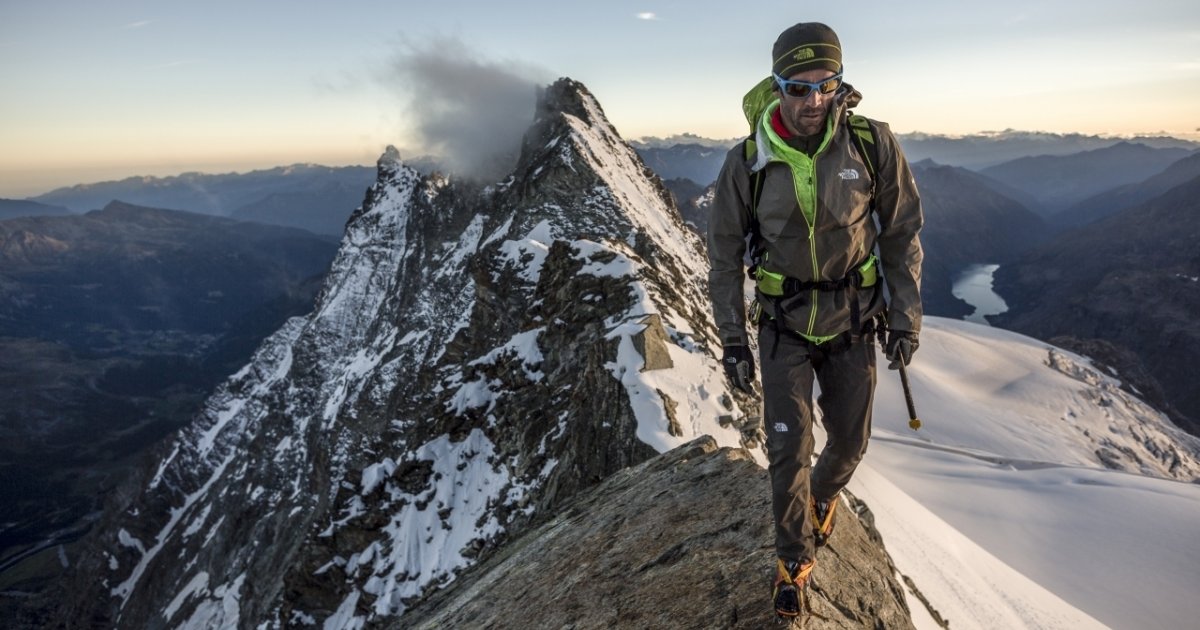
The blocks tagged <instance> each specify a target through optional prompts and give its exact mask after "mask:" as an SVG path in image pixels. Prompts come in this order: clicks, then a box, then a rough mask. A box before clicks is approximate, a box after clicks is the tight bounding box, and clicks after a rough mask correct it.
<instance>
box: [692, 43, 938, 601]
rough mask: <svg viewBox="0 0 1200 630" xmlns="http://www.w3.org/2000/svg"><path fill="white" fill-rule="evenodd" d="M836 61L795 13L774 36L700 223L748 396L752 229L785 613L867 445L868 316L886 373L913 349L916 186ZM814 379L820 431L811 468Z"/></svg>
mask: <svg viewBox="0 0 1200 630" xmlns="http://www.w3.org/2000/svg"><path fill="white" fill-rule="evenodd" d="M842 70H843V68H842V51H841V45H840V43H839V41H838V37H837V35H836V34H835V33H834V32H833V30H832V29H830V28H829V27H828V26H826V25H824V24H819V23H801V24H796V25H795V26H793V27H791V28H789V29H787V30H785V31H784V32H783V33H782V34H780V35H779V38H778V40H777V41H776V42H775V45H774V48H773V50H772V77H771V78H770V80H769V82H768V81H767V80H764V82H763V83H761V84H760V87H759V88H756V89H757V91H755V90H752V91H751V93H750V94H747V98H746V101H745V105H746V112H747V118H748V120H749V122H750V124H751V126H752V128H753V130H754V131H753V133H752V134H751V136H750V137H749V138H747V140H746V141H744V142H743V143H742V144H739V145H738V146H736V147H734V148H733V150H731V151H730V152H729V154H728V156H726V159H725V165H724V167H723V168H722V170H721V175H720V177H719V179H718V180H717V189H716V197H715V199H714V202H713V205H712V214H711V217H710V220H709V235H708V238H709V241H708V242H709V259H710V263H711V265H712V269H711V272H710V274H709V289H710V291H711V293H712V300H713V311H714V315H715V317H716V322H717V325H718V327H719V329H720V337H721V343H722V345H723V349H724V356H723V364H724V366H725V369H726V372H727V375H728V376H729V378H730V380H731V381H732V383H733V384H734V386H736V387H737V388H739V389H741V390H742V391H745V392H746V393H753V382H754V373H755V369H754V366H755V361H754V357H753V355H752V353H751V351H750V344H749V337H748V335H747V327H746V324H747V321H746V320H747V317H746V309H745V296H744V290H743V279H744V276H743V271H744V262H743V261H744V256H745V255H746V247H747V241H749V247H750V257H751V259H752V267H751V274H752V278H753V279H755V280H756V287H755V292H754V293H755V300H754V302H753V304H752V305H751V308H750V318H749V319H750V323H751V324H752V325H755V326H757V328H758V333H759V359H760V361H761V365H762V389H763V416H764V422H765V429H766V432H767V452H768V459H769V463H770V466H769V470H770V478H771V491H772V503H773V511H774V517H775V547H776V554H777V556H778V561H777V562H776V578H775V582H774V589H773V593H772V598H773V599H774V604H775V610H776V612H777V613H778V614H779V615H781V616H783V617H794V616H797V615H799V614H800V612H801V603H802V600H804V598H805V595H806V591H805V589H806V587H807V584H808V579H809V576H810V575H811V573H812V570H813V567H814V564H815V560H816V548H817V547H819V546H822V545H824V544H825V542H826V541H827V539H828V537H829V535H830V534H831V533H832V531H833V516H834V512H835V509H836V507H837V503H838V493H839V492H840V491H841V489H842V488H843V487H845V486H846V484H847V483H848V482H849V480H850V476H851V475H852V474H853V473H854V469H855V467H856V466H857V465H858V462H859V461H860V460H861V459H862V456H863V453H864V452H865V451H866V447H867V439H868V437H869V436H870V432H871V405H872V401H873V397H874V390H875V349H874V345H873V344H872V340H871V336H872V334H873V332H874V331H875V330H876V328H875V327H876V326H882V327H884V328H885V329H886V337H887V340H886V343H885V354H886V356H887V357H888V358H889V359H890V360H891V361H892V364H891V367H892V368H893V369H895V368H897V367H899V363H900V362H903V363H905V364H907V363H908V361H909V359H910V358H911V356H912V353H913V352H914V351H916V349H917V334H918V332H919V331H920V325H921V299H920V279H921V259H922V252H921V243H920V240H919V238H918V232H919V231H920V229H921V225H922V223H923V218H922V211H921V202H920V199H919V197H918V195H917V189H916V184H915V182H914V180H913V177H912V173H911V172H910V170H909V167H908V162H907V161H906V160H905V158H904V154H903V153H902V152H901V150H900V147H899V146H898V145H897V143H896V139H895V137H894V136H893V135H892V133H891V131H890V130H889V128H888V127H887V125H885V124H884V123H880V122H876V121H865V119H864V120H862V121H861V122H859V124H858V126H855V127H852V126H851V124H850V121H849V117H848V114H847V110H848V109H849V108H851V107H853V106H855V105H857V104H858V102H859V101H860V100H861V98H862V95H861V94H859V93H858V91H856V90H855V89H854V88H852V87H851V86H850V85H848V84H845V83H843V82H842ZM856 122H857V121H856ZM856 132H858V133H857V135H856ZM747 237H749V239H747ZM880 272H882V274H881V273H880ZM881 275H882V277H880V276H881ZM884 282H886V284H887V292H888V293H887V294H888V296H889V297H888V303H887V304H886V305H885V291H884V288H883V285H884ZM885 313H886V315H884V314H885ZM877 316H878V318H877ZM876 319H879V320H880V321H879V323H876V321H875V320H876ZM814 378H815V380H816V382H818V383H819V384H820V387H821V396H820V398H819V400H818V401H817V404H818V405H819V406H820V408H821V411H822V424H823V426H824V427H825V430H826V432H827V434H828V440H827V442H826V444H825V447H824V449H823V450H822V451H821V455H820V457H819V459H818V461H817V463H816V466H815V467H814V466H812V464H811V461H812V452H813V447H814V444H813V442H814V440H813V410H812V392H813V381H814Z"/></svg>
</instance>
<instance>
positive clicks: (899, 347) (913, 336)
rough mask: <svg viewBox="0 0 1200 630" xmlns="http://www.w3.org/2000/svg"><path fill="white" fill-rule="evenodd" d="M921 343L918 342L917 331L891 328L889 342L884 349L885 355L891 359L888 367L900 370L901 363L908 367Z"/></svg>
mask: <svg viewBox="0 0 1200 630" xmlns="http://www.w3.org/2000/svg"><path fill="white" fill-rule="evenodd" d="M919 345H921V344H920V343H918V342H917V333H915V332H912V331H911V330H889V331H888V336H887V344H886V346H885V348H884V351H883V354H884V356H886V357H887V358H888V360H889V361H891V363H889V364H888V369H889V370H898V369H900V365H901V363H903V364H904V365H905V366H906V367H907V366H908V362H909V361H912V355H913V353H914V352H916V351H917V346H919Z"/></svg>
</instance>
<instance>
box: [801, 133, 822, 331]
mask: <svg viewBox="0 0 1200 630" xmlns="http://www.w3.org/2000/svg"><path fill="white" fill-rule="evenodd" d="M819 155H820V151H819V150H818V151H817V154H815V155H813V159H812V172H811V173H809V175H808V183H809V188H808V189H809V191H811V193H812V199H811V202H812V221H811V222H809V224H808V251H809V252H810V253H811V254H812V264H813V267H812V273H813V275H812V277H813V282H816V281H818V280H820V279H821V266H820V264H819V263H818V262H817V157H819ZM806 218H807V217H806ZM819 295H820V293H819V292H818V291H817V290H816V289H815V288H814V289H813V290H812V308H811V309H810V310H809V314H808V331H807V332H806V333H805V334H807V335H808V336H809V337H811V336H812V334H813V328H814V327H816V325H817V298H818V296H819Z"/></svg>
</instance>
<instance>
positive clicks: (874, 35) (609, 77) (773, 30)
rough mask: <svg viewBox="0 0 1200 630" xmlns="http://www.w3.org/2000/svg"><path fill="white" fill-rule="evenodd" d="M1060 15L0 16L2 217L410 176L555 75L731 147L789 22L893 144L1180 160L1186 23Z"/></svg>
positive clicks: (430, 5)
mask: <svg viewBox="0 0 1200 630" xmlns="http://www.w3.org/2000/svg"><path fill="white" fill-rule="evenodd" d="M1081 6H1082V5H1080V4H1079V3H1076V2H1051V1H1047V0H1037V1H1033V0H1009V1H1007V2H1004V3H987V4H983V3H963V2H952V1H944V2H943V1H940V0H939V1H930V2H910V3H893V2H874V1H861V2H856V3H855V4H854V9H853V10H847V9H846V5H844V4H842V3H834V2H828V3H824V4H822V5H819V6H808V7H805V6H803V5H801V4H798V3H795V2H782V1H780V2H776V1H770V2H750V3H744V2H727V1H726V2H714V1H712V0H694V1H687V2H684V1H665V0H662V1H640V2H626V1H624V0H615V1H606V2H589V3H582V2H580V3H566V2H543V1H528V2H510V3H496V2H484V1H482V0H440V1H439V2H428V1H420V2H412V1H407V0H391V1H385V0H345V1H343V2H338V3H330V2H313V1H309V0H293V1H290V2H283V1H276V0H256V1H250V2H247V1H241V2H228V1H225V0H212V1H209V2H204V3H196V2H180V1H161V0H160V1H157V2H150V1H134V0H113V1H108V2H84V1H82V0H47V1H45V2H22V1H18V0H0V85H3V86H4V89H3V91H4V95H3V98H0V197H7V198H21V197H24V196H29V195H36V194H40V193H42V192H47V191H48V190H50V189H52V188H54V187H57V186H62V185H70V184H76V183H88V182H93V181H102V180H107V179H119V178H123V177H127V176H133V175H159V176H161V175H171V174H177V173H180V172H184V171H200V172H213V173H217V172H231V171H245V170H250V169H253V168H268V167H271V166H277V165H282V164H293V163H320V164H329V165H343V164H372V163H374V161H375V160H376V159H377V158H378V156H379V155H380V153H382V151H383V149H384V148H385V147H386V146H387V145H388V144H394V145H396V146H397V147H399V148H400V150H401V152H402V154H403V155H412V156H415V155H420V154H424V153H430V152H432V151H431V150H430V149H437V148H439V140H438V139H439V138H440V135H439V133H441V132H444V131H446V130H447V129H450V130H451V131H452V130H453V128H454V127H455V125H453V124H447V122H446V120H447V116H449V117H451V118H466V117H471V118H472V119H474V118H476V117H477V114H478V113H479V112H491V118H488V116H487V115H484V116H483V117H482V121H481V122H480V123H479V124H478V125H477V126H476V127H471V126H469V125H465V126H464V127H463V128H462V131H464V132H465V135H467V136H468V137H479V138H486V137H487V136H488V135H489V130H491V131H495V132H497V133H502V132H506V131H507V132H508V133H512V129H513V128H517V129H518V131H519V129H520V128H521V126H522V124H521V123H522V120H516V121H511V122H510V120H509V118H506V116H507V117H511V115H512V111H513V110H514V108H513V107H512V105H513V103H515V102H518V101H513V100H511V99H505V98H496V95H497V94H501V95H503V94H506V93H507V92H512V91H513V89H512V88H514V87H521V86H525V85H536V84H546V83H549V82H551V81H553V80H554V79H555V78H558V77H561V76H569V77H571V78H573V79H576V80H578V81H581V82H583V83H584V84H585V85H587V86H588V88H589V89H590V90H591V91H592V92H593V93H594V94H595V95H596V97H597V98H598V99H599V100H600V102H601V104H602V105H603V106H604V108H605V112H606V114H607V115H608V117H609V118H610V120H611V121H612V122H613V123H614V125H616V127H617V129H618V130H619V131H620V132H621V134H622V136H624V137H625V138H628V139H633V138H639V137H644V136H669V135H673V134H677V133H695V134H698V135H701V136H706V137H713V138H731V137H736V136H740V135H743V134H744V133H745V122H744V120H743V118H742V115H741V110H740V101H741V96H742V94H743V93H744V92H745V91H746V90H747V89H749V88H750V87H751V86H752V85H753V84H754V83H755V82H757V81H758V80H759V79H761V78H762V77H763V76H766V74H767V72H768V71H769V68H770V51H771V45H772V43H773V42H774V40H775V37H776V36H777V35H778V34H779V32H780V31H782V30H783V29H785V28H787V27H788V26H790V25H792V24H794V23H796V22H801V21H822V22H825V23H827V24H829V25H830V26H832V27H833V28H834V29H835V30H836V31H837V32H838V34H839V37H840V39H841V42H842V48H843V51H844V57H843V61H844V64H845V68H846V70H845V72H846V79H847V81H848V82H850V83H852V84H853V85H854V86H855V87H856V88H858V89H859V90H860V91H862V92H863V94H864V95H865V98H864V101H863V104H862V105H860V106H859V108H858V112H859V113H862V114H866V115H868V116H870V117H872V118H876V119H879V120H884V121H887V122H888V123H890V124H891V126H892V128H893V129H894V130H896V131H898V132H902V133H903V132H913V131H921V132H927V133H940V134H967V133H974V132H979V131H998V130H1003V129H1010V128H1011V129H1021V130H1030V131H1049V132H1060V133H1061V132H1082V133H1089V134H1136V133H1160V132H1166V133H1169V134H1172V135H1175V136H1178V137H1190V138H1197V139H1200V114H1198V112H1200V107H1197V105H1198V104H1200V4H1198V3H1196V2H1192V1H1187V0H1142V1H1130V0H1125V1H1114V0H1100V1H1097V2H1091V3H1089V4H1088V5H1087V6H1088V9H1087V10H1086V11H1083V10H1082V9H1081V8H1080V7H1081ZM439 63H440V64H442V65H439ZM446 65H448V66H449V67H448V68H447V67H445V66H446ZM442 70H448V71H447V72H442ZM527 91H528V90H527ZM530 98H532V97H530ZM499 101H503V104H502V105H501V106H498V105H497V103H498V102H499ZM493 109H498V110H500V111H493ZM438 116H441V118H440V119H439V118H438ZM529 116H531V114H529ZM430 122H435V123H437V124H434V125H430V124H429V123H430Z"/></svg>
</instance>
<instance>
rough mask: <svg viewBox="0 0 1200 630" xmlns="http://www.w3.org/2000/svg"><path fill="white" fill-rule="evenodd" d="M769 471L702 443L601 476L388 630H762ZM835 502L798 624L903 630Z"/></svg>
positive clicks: (857, 534)
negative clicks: (809, 612)
mask: <svg viewBox="0 0 1200 630" xmlns="http://www.w3.org/2000/svg"><path fill="white" fill-rule="evenodd" d="M768 488H769V482H768V481H767V473H766V471H765V470H763V469H762V468H761V467H760V466H758V465H757V464H756V463H755V462H754V460H753V456H752V455H751V453H749V452H748V451H746V450H744V449H735V448H718V447H717V445H716V443H715V442H714V441H713V440H712V439H711V438H707V437H702V438H698V439H696V440H695V441H693V442H690V443H689V444H686V445H684V446H681V447H678V448H676V449H674V450H672V451H669V452H667V453H665V454H663V455H660V456H658V457H656V458H654V459H652V460H650V461H648V462H646V463H644V464H641V465H638V466H635V467H632V468H628V469H626V470H623V471H621V472H618V473H617V474H615V475H613V476H611V477H609V478H608V479H607V480H605V481H604V482H603V483H602V484H600V485H599V486H597V487H596V488H593V489H591V490H589V491H587V492H585V493H583V494H581V495H580V496H579V497H578V498H577V499H575V500H574V501H572V502H570V503H569V504H567V505H566V506H565V507H564V508H563V509H562V510H561V511H560V513H559V514H558V516H556V517H555V518H554V519H553V520H552V521H550V522H548V523H545V524H544V525H542V526H541V527H538V528H537V529H535V530H533V531H531V532H529V533H528V534H526V535H524V536H522V537H521V538H520V539H519V540H516V541H513V542H512V543H510V544H509V545H508V546H506V547H505V548H504V549H503V550H501V551H500V552H498V553H497V554H495V555H494V556H492V557H491V558H490V559H488V560H487V561H486V562H483V563H481V564H480V565H479V566H478V567H476V568H474V569H472V570H470V571H468V572H467V573H466V574H464V576H463V577H462V579H461V580H459V581H458V582H456V583H455V584H454V585H453V586H452V587H451V588H448V589H446V590H445V591H443V592H441V593H439V594H438V595H437V596H436V597H433V598H431V599H430V600H429V601H428V602H425V603H424V604H423V605H421V606H419V607H418V608H416V609H414V610H413V611H412V612H411V613H410V614H409V615H407V616H405V617H404V618H403V619H401V621H400V623H397V624H395V625H394V626H393V627H395V628H417V629H420V630H432V629H434V628H576V629H580V630H582V629H584V628H714V629H716V628H772V627H780V626H779V625H778V622H777V621H776V618H775V614H774V612H773V611H772V610H771V598H770V589H771V585H770V578H771V571H772V566H771V563H772V562H773V561H774V544H773V536H774V526H773V524H772V520H771V507H770V493H769V492H768ZM846 507H847V506H843V510H844V511H843V512H842V518H841V519H840V520H839V523H838V528H837V532H836V534H835V535H834V536H833V537H832V538H831V539H830V543H829V545H828V546H827V547H825V548H823V549H822V550H821V551H820V552H819V554H818V559H817V568H816V570H815V572H814V578H813V585H812V588H811V591H810V599H811V602H812V607H813V612H814V613H816V614H817V615H819V616H820V617H816V616H814V617H812V618H810V619H808V620H807V622H806V625H805V627H806V628H812V629H822V628H871V629H882V628H911V627H912V622H911V619H910V617H909V610H908V607H907V604H906V603H905V598H904V594H903V590H902V587H901V586H900V584H899V583H898V582H897V581H896V579H895V570H894V568H893V567H892V566H891V562H890V560H889V558H888V556H887V553H886V552H885V551H884V550H883V548H882V546H881V545H880V544H879V543H878V542H877V541H876V540H875V539H873V538H872V535H871V532H870V531H868V529H867V528H865V527H864V526H863V524H862V523H860V522H859V520H858V519H857V518H856V517H855V513H854V511H853V510H852V509H846Z"/></svg>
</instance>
